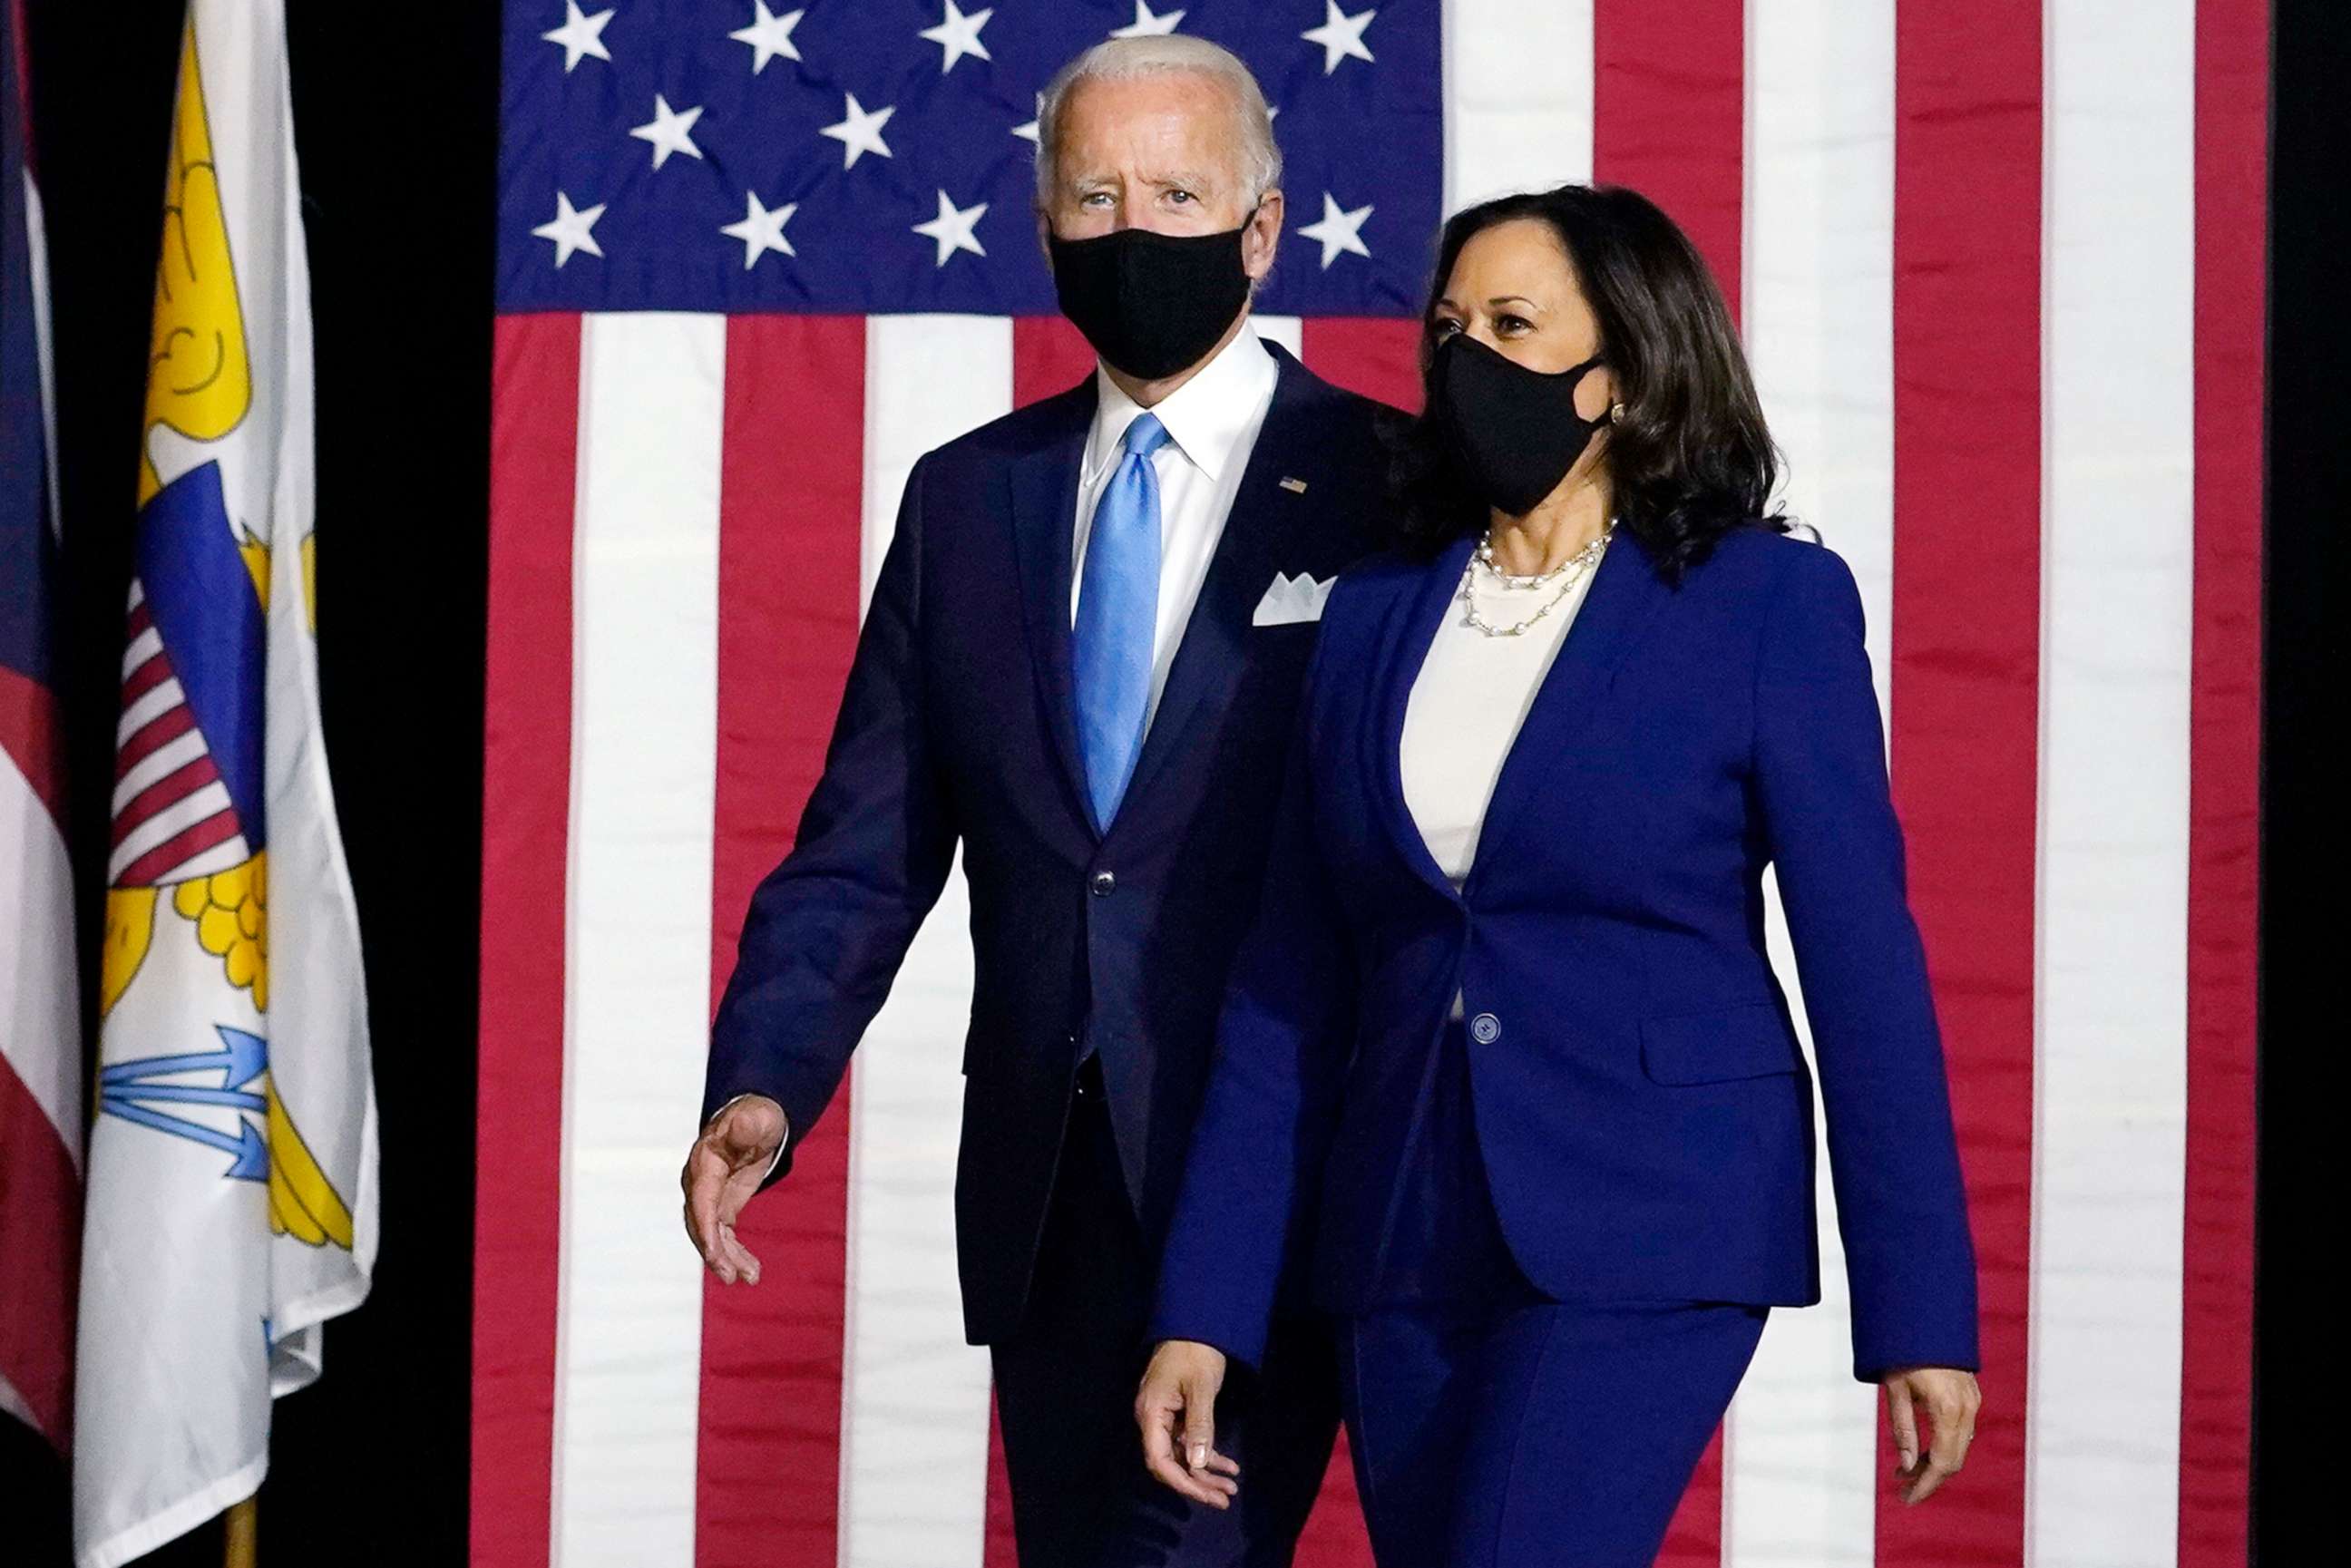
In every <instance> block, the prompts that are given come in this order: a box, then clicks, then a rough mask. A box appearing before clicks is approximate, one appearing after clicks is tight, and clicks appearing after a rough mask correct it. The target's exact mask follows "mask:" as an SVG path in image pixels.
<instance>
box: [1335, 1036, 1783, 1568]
mask: <svg viewBox="0 0 2351 1568" xmlns="http://www.w3.org/2000/svg"><path fill="white" fill-rule="evenodd" d="M1437 1049H1438V1051H1439V1053H1440V1054H1439V1057H1438V1059H1437V1061H1436V1062H1434V1063H1433V1064H1432V1070H1433V1073H1434V1076H1433V1078H1432V1080H1431V1084H1430V1098H1429V1103H1428V1108H1427V1112H1426V1116H1425V1118H1424V1121H1423V1124H1422V1129H1421V1135H1420V1137H1419V1139H1418V1140H1417V1141H1416V1144H1415V1145H1414V1148H1413V1152H1412V1155H1410V1168H1409V1169H1408V1170H1407V1171H1406V1173H1405V1177H1406V1179H1405V1183H1404V1192H1403V1196H1402V1198H1401V1201H1400V1203H1399V1207H1398V1216H1397V1221H1398V1223H1397V1228H1396V1230H1395V1238H1394V1239H1393V1240H1392V1242H1391V1244H1390V1252H1389V1267H1388V1268H1387V1269H1385V1270H1383V1273H1382V1291H1381V1294H1382V1305H1381V1306H1380V1307H1378V1308H1377V1309H1375V1310H1374V1311H1372V1312H1367V1313H1364V1314H1363V1315H1360V1316H1356V1317H1351V1318H1348V1319H1346V1320H1345V1321H1344V1322H1343V1324H1342V1325H1341V1328H1340V1363H1341V1372H1340V1381H1341V1389H1342V1397H1343V1402H1344V1406H1345V1410H1346V1420H1347V1437H1348V1441H1349V1446H1350V1448H1352V1449H1353V1456H1354V1464H1355V1484H1356V1490H1357V1492H1358V1494H1359V1495H1360V1496H1361V1498H1362V1500H1363V1503H1364V1517H1365V1520H1366V1521H1367V1522H1368V1523H1369V1525H1370V1527H1371V1536H1372V1552H1373V1555H1374V1557H1375V1558H1376V1559H1377V1561H1378V1563H1379V1568H1537V1565H1540V1568H1649V1565H1650V1563H1653V1562H1654V1561H1655V1560H1656V1552H1657V1548H1658V1546H1659V1544H1660V1543H1661V1542H1663V1541H1664V1540H1665V1534H1666V1529H1667V1525H1669V1524H1670V1523H1671V1522H1672V1521H1673V1515H1674V1510H1675V1508H1676V1507H1677V1505H1678V1504H1679V1503H1680V1500H1681V1494H1682V1489H1683V1488H1684V1487H1685V1486H1687V1484H1688V1482H1689V1478H1690V1473H1691V1471H1692V1470H1693V1469H1696V1468H1697V1465H1698V1458H1699V1456H1700V1455H1701V1454H1703V1453H1704V1452H1705V1450H1706V1445H1707V1440H1708V1437H1711V1436H1712V1435H1713V1432H1714V1428H1715V1426H1716V1424H1717V1423H1718V1422H1719V1421H1720V1420H1721V1418H1722V1413H1723V1411H1724V1410H1725V1409H1727V1408H1728V1407H1729V1404H1730V1396H1731V1395H1732V1394H1733V1393H1734V1392H1735V1391H1736V1390H1737V1388H1738V1386H1739V1380H1740V1377H1741V1376H1742V1375H1744V1374H1745V1373H1746V1370H1747V1364H1748V1362H1749V1360H1750V1358H1751V1357H1752V1356H1753V1354H1754V1353H1755V1345H1756V1342H1757V1340H1758V1339H1760V1338H1761V1334H1762V1332H1763V1321H1764V1318H1765V1316H1766V1314H1767V1313H1768V1312H1770V1309H1769V1308H1768V1307H1761V1306H1747V1305H1742V1304H1738V1303H1726V1302H1704V1301H1627V1302H1608V1303H1587V1302H1567V1301H1552V1300H1551V1299H1550V1298H1548V1297H1546V1296H1544V1295H1543V1294H1542V1293H1541V1292H1540V1291H1537V1290H1536V1289H1535V1288H1534V1286H1533V1285H1532V1284H1531V1283H1529V1282H1528V1281H1527V1279H1526V1276H1525V1275H1524V1274H1523V1273H1522V1272H1520V1270H1519V1268H1518V1266H1517V1263H1516V1262H1515V1260H1512V1259H1511V1257H1510V1250H1509V1247H1508V1245H1507V1243H1506V1242H1505V1241H1504V1239H1503V1237H1502V1232H1501V1228H1500V1227H1499V1224H1498V1223H1497V1222H1496V1220H1495V1218H1494V1215H1493V1207H1492V1203H1493V1200H1492V1197H1491V1195H1490V1194H1489V1191H1488V1189H1487V1186H1486V1179H1485V1166H1484V1162H1483V1160H1482V1159H1481V1157H1480V1156H1479V1154H1478V1149H1477V1129H1476V1115H1475V1106H1474V1104H1473V1103H1472V1101H1471V1097H1470V1092H1469V1078H1468V1051H1470V1050H1474V1049H1481V1048H1478V1047H1473V1046H1471V1045H1470V1044H1469V1043H1468V1037H1467V1035H1466V1034H1465V1033H1464V1031H1463V1030H1462V1029H1461V1026H1460V1025H1459V1024H1458V1022H1457V1023H1455V1024H1454V1025H1452V1026H1451V1027H1450V1028H1449V1029H1447V1030H1446V1031H1445V1033H1444V1035H1443V1037H1442V1038H1441V1040H1440V1041H1439V1043H1438V1047H1437Z"/></svg>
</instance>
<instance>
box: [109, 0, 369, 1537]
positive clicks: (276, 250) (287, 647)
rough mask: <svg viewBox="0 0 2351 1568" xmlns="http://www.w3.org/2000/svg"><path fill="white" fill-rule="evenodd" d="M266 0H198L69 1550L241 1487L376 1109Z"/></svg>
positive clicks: (143, 568) (339, 1242)
mask: <svg viewBox="0 0 2351 1568" xmlns="http://www.w3.org/2000/svg"><path fill="white" fill-rule="evenodd" d="M286 66H287V60H286V39H285V16H284V12H283V9H282V7H281V5H278V4H276V3H275V0H273V3H269V4H252V3H250V0H191V4H190V5H189V6H188V10H187V19H186V23H185V26H184V27H183V32H182V35H181V41H180V62H179V73H178V83H177V91H176V95H175V98H174V103H173V110H172V139H171V157H170V162H169V165H168V170H167V173H166V177H165V183H164V214H165V223H164V237H163V247H162V261H161V263H160V265H159V267H158V268H157V271H156V278H155V305H154V316H153V330H152V355H151V358H150V361H149V373H148V383H147V411H146V419H145V423H144V427H143V431H142V437H143V438H142V441H141V451H140V466H139V473H138V497H139V521H138V531H137V535H136V538H135V540H134V546H133V552H132V561H133V567H132V570H133V576H132V580H131V591H130V606H129V618H128V625H127V628H126V641H125V646H124V651H123V657H122V699H121V716H120V722H119V724H118V726H117V727H116V731H115V776H114V793H113V832H112V837H111V841H110V846H109V852H108V860H107V895H106V945H105V949H104V952H103V954H102V956H101V964H100V970H101V973H100V988H99V1005H100V1008H101V1009H102V1019H101V1022H100V1025H99V1067H98V1082H97V1085H96V1091H97V1106H96V1110H97V1113H98V1114H97V1118H96V1121H95V1124H94V1126H93V1130H92V1132H91V1134H90V1150H89V1207H88V1213H87V1218H86V1220H85V1230H84V1244H83V1260H84V1261H83V1270H82V1281H81V1285H82V1290H81V1322H80V1344H79V1352H80V1354H79V1361H78V1385H77V1401H76V1411H75V1465H74V1536H75V1553H76V1559H77V1563H78V1565H79V1568H113V1565H114V1564H117V1563H125V1562H128V1561H130V1560H131V1558H134V1557H138V1556H140V1555H142V1554H143V1553H145V1552H149V1551H152V1549H154V1548H155V1547H156V1546H158V1545H161V1544H162V1542H166V1541H169V1540H171V1539H172V1538H173V1537H175V1536H177V1535H180V1534H182V1533H183V1532H184V1531H188V1530H190V1529H193V1527H195V1526H196V1525H199V1524H201V1523H203V1522H204V1521H205V1520H207V1519H210V1518H211V1517H212V1516H213V1515H214V1514H215V1513H218V1512H219V1511H222V1510H223V1509H225V1508H226V1507H228V1506H229V1505H231V1504H233V1503H236V1502H239V1501H241V1500H244V1499H246V1498H248V1497H250V1496H252V1495H253V1493H254V1490H256V1488H257V1487H258V1486H259V1485H260V1483H261V1478H262V1475H263V1473H264V1472H265V1471H266V1469H267V1467H268V1458H269V1426H270V1401H271V1399H272V1398H273V1397H274V1396H277V1395H281V1394H286V1393H288V1392H291V1391H292V1390H294V1389H297V1388H300V1387H302V1386H303V1385H306V1384H307V1383H308V1382H309V1381H310V1380H311V1379H312V1378H315V1377H316V1376H317V1375H319V1365H320V1342H321V1337H322V1335H321V1331H320V1325H321V1324H322V1323H324V1322H326V1320H328V1319H329V1318H331V1317H334V1316H337V1315H338V1314H340V1313H342V1312H348V1311H350V1309H351V1308H352V1307H354V1306H356V1305H358V1304H359V1302H360V1300H361V1299H362V1298H364V1297H365V1295H366V1293H367V1287H368V1277H369V1273H370V1270H371V1268H372V1267H373V1263H374V1259H375V1245H376V1171H375V1166H376V1124H375V1096H374V1089H373V1082H372V1079H371V1070H370V1066H369V1057H368V1034H367V1014H366V999H365V987H364V984H363V982H362V979H361V976H360V947H359V926H358V920H357V915H356V913H355V910H354V908H353V905H352V901H351V890H350V877H349V874H348V873H347V872H346V871H345V869H344V864H343V855H342V843H341V840H340V834H339V831H338V829H337V827H336V822H335V813H334V802H333V800H332V797H331V795H330V793H329V788H328V779H327V763H326V756H325V753H324V752H323V750H322V749H321V745H320V739H319V713H318V681H317V668H316V651H315V637H316V629H317V607H316V604H315V602H314V601H313V597H312V591H311V586H312V547H313V542H314V536H313V533H312V522H313V517H312V486H311V476H312V467H311V463H312V454H311V407H310V399H311V381H310V301H309V277H308V266H307V262H306V259H305V256H304V251H303V241H302V229H301V225H300V220H299V214H298V193H299V190H300V182H299V177H298V172H297V171H296V168H295V163H294V140H293V126H292V122H291V120H290V117H289V103H288V99H287V79H286Z"/></svg>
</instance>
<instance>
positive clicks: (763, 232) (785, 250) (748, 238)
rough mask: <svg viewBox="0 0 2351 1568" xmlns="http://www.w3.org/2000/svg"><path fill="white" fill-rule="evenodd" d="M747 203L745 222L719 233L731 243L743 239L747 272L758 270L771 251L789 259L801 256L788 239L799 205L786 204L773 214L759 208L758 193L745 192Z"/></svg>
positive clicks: (730, 225) (744, 261)
mask: <svg viewBox="0 0 2351 1568" xmlns="http://www.w3.org/2000/svg"><path fill="white" fill-rule="evenodd" d="M743 200H744V201H745V202H746V203H747V204H749V206H748V210H747V211H746V212H745V213H744V214H743V221H742V222H741V223H739V224H728V225H726V227H725V228H723V229H720V230H719V231H718V232H719V233H720V234H723V235H726V236H728V237H729V238H731V239H739V240H741V241H742V242H743V270H744V271H746V272H748V271H750V270H751V268H752V267H756V266H758V262H759V257H760V256H762V255H764V254H766V253H767V252H768V251H771V250H772V251H779V252H781V253H782V254H783V255H785V256H798V255H799V252H798V251H796V250H794V249H793V248H792V242H791V241H789V240H788V239H786V238H785V237H784V225H786V224H788V223H790V222H791V221H792V214H794V213H796V212H798V211H799V204H798V203H796V202H786V203H785V204H783V205H782V206H780V207H778V208H777V209H776V210H775V211H773V212H769V211H768V209H767V208H765V207H763V206H761V205H760V204H759V197H758V193H757V192H754V191H746V192H744V193H743Z"/></svg>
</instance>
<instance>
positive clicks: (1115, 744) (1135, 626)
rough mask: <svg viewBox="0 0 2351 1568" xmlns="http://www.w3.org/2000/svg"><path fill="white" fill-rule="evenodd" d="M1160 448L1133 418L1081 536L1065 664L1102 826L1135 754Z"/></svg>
mask: <svg viewBox="0 0 2351 1568" xmlns="http://www.w3.org/2000/svg"><path fill="white" fill-rule="evenodd" d="M1165 444H1167V427H1166V426H1165V425H1164V424H1162V423H1159V417H1158V415H1156V414H1151V413H1143V414H1137V415H1136V416H1135V418H1134V423H1132V424H1129V425H1128V426H1127V427H1126V434H1125V435H1124V436H1123V438H1122V439H1121V441H1120V446H1121V449H1122V450H1123V453H1124V455H1123V456H1122V457H1121V458H1120V459H1119V465H1118V469H1117V471H1116V472H1115V473H1113V474H1112V475H1111V476H1110V484H1109V485H1108V486H1105V487H1104V489H1103V490H1102V499H1101V500H1100V501H1097V502H1096V503H1095V504H1094V520H1093V526H1092V529H1091V530H1090V531H1089V532H1088V533H1087V535H1086V564H1085V568H1084V570H1083V571H1082V572H1081V576H1080V580H1079V584H1078V620H1077V625H1076V626H1075V627H1074V628H1073V629H1072V631H1071V664H1072V676H1073V678H1074V680H1075V682H1076V687H1077V707H1078V749H1079V752H1080V753H1081V755H1082V756H1083V758H1085V765H1086V794H1087V796H1088V798H1089V799H1090V800H1092V804H1093V809H1094V826H1095V827H1096V828H1097V829H1101V830H1106V829H1108V828H1109V826H1110V821H1111V819H1112V818H1113V816H1115V815H1117V814H1118V803H1119V800H1120V798H1121V797H1123V795H1125V793H1126V782H1127V780H1128V779H1131V778H1133V777H1134V759H1135V758H1136V757H1137V756H1138V755H1140V754H1141V752H1142V750H1143V720H1144V711H1145V709H1146V708H1147V707H1148V706H1149V705H1150V702H1151V639H1152V632H1153V629H1154V627H1155V625H1156V624H1157V622H1158V620H1159V475H1158V472H1157V471H1156V470H1155V469H1154V468H1153V467H1152V466H1151V455H1152V454H1153V453H1155V452H1156V451H1158V450H1159V449H1160V448H1161V447H1162V446H1165Z"/></svg>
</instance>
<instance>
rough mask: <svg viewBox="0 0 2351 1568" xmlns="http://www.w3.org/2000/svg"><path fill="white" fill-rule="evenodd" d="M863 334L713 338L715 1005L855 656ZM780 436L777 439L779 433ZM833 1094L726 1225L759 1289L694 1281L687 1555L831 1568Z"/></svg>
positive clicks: (838, 1198) (800, 321)
mask: <svg viewBox="0 0 2351 1568" xmlns="http://www.w3.org/2000/svg"><path fill="white" fill-rule="evenodd" d="M864 408H865V321H864V319H863V318H862V317H853V316H847V317H843V316H737V317H734V318H731V319H729V320H728V322H727V326H726V431H725V436H724V444H725V451H724V455H723V457H722V469H721V478H720V486H719V545H718V549H719V563H718V580H719V581H720V583H721V584H722V585H723V591H722V592H721V594H720V595H719V601H718V756H717V796H716V815H717V821H716V826H715V830H714V831H713V833H712V866H711V870H712V878H711V897H712V900H713V907H712V911H711V923H710V930H711V965H710V967H711V993H710V994H711V1005H712V1007H713V1008H714V1009H716V1006H717V1001H718V997H719V995H720V993H721V991H722V990H723V989H724V988H725V986H726V977H727V976H728V975H729V974H730V973H731V972H732V971H733V969H734V967H735V950H736V942H737V938H738V937H739V936H740V935H741V933H742V928H743V916H744V915H745V913H746V912H747V908H748V906H749V904H750V898H751V892H752V889H753V888H754V887H756V886H757V885H758V882H759V879H760V878H761V877H763V876H765V875H766V874H767V873H768V871H769V870H771V869H772V868H773V867H774V866H775V864H776V862H778V861H779V860H781V859H782V858H783V856H784V854H785V852H787V851H789V849H790V848H791V845H792V835H793V831H794V830H795V829H796V827H797V826H798V824H799V816H800V810H801V808H802V807H803V806H804V805H806V804H807V801H808V797H809V793H810V790H811V789H814V788H815V787H816V781H817V779H818V777H819V776H820V774H821V773H822V772H823V769H824V754H825V746H826V742H827V741H828V740H829V739H830V738H831V733H832V725H833V718H834V716H835V715H836V714H838V713H839V712H840V709H841V691H842V688H843V686H844V685H846V684H847V681H848V678H849V664H850V659H851V655H852V653H854V652H855V651H856V646H857V627H858V602H857V601H858V570H859V549H860V535H861V517H862V507H861V498H862V490H861V486H862V480H863V475H864V453H865V433H864ZM778 432H785V433H788V434H786V435H785V437H784V438H783V439H778V434H777V433H778ZM848 1129H849V1102H848V1092H847V1090H846V1087H844V1089H843V1092H841V1094H840V1095H839V1096H837V1097H836V1098H835V1100H834V1102H833V1104H832V1106H831V1109H830V1110H829V1111H828V1112H827V1113H826V1116H825V1119H824V1120H823V1121H822V1122H821V1123H820V1124H817V1126H816V1127H815V1128H813V1129H812V1130H811V1131H810V1134H809V1135H808V1138H807V1140H806V1141H805V1142H804V1143H802V1144H801V1145H800V1146H799V1150H798V1152H797V1153H796V1154H795V1155H794V1157H793V1164H792V1174H791V1176H790V1179H789V1180H788V1181H786V1182H784V1183H783V1184H781V1185H780V1186H777V1187H776V1188H774V1189H773V1190H772V1191H771V1192H769V1193H768V1195H767V1196H765V1197H761V1198H759V1199H758V1201H756V1202H754V1203H753V1204H752V1205H751V1206H750V1207H748V1208H747V1209H745V1210H744V1212H743V1217H742V1220H741V1223H740V1224H739V1225H738V1227H737V1231H738V1233H739V1234H740V1235H741V1237H742V1239H743V1241H744V1244H745V1245H747V1247H749V1248H750V1249H751V1250H752V1251H753V1252H754V1253H756V1254H758V1257H759V1258H760V1259H761V1260H762V1261H763V1262H764V1263H765V1264H766V1265H767V1268H766V1271H765V1275H764V1278H763V1279H762V1281H761V1282H760V1283H759V1284H758V1286H757V1287H756V1288H751V1287H742V1286H737V1287H731V1288H730V1287H727V1286H723V1285H720V1284H719V1283H718V1282H717V1281H716V1280H705V1293H704V1296H703V1308H702V1400H701V1431H700V1437H699V1443H698V1449H697V1460H696V1469H695V1563H697V1564H699V1565H700V1568H737V1565H744V1568H747V1565H749V1564H754V1563H759V1564H770V1563H785V1564H805V1565H807V1568H819V1565H824V1568H830V1565H831V1563H833V1562H834V1561H835V1560H836V1559H837V1558H838V1556H839V1554H840V1547H839V1538H840V1499H841V1354H842V1330H843V1324H844V1318H845V1309H846V1306H847V1299H848V1298H847V1292H848V1275H847V1249H848V1231H847V1217H848V1203H849V1131H848Z"/></svg>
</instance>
